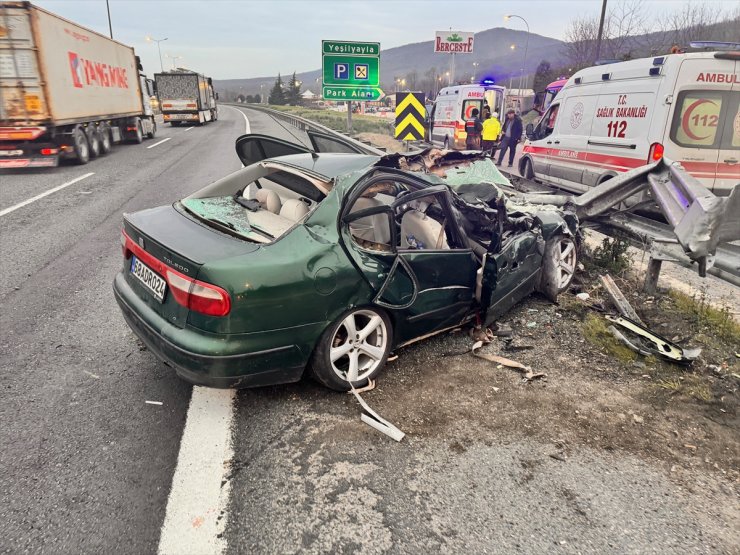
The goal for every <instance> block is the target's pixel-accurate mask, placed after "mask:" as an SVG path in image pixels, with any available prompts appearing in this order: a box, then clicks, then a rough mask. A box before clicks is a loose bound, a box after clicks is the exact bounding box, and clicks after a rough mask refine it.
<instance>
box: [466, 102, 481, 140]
mask: <svg viewBox="0 0 740 555" xmlns="http://www.w3.org/2000/svg"><path fill="white" fill-rule="evenodd" d="M479 113H480V112H479V111H478V108H473V111H472V112H470V115H471V118H470V119H469V120H468V121H466V122H465V132H466V133H467V137H466V139H465V148H466V149H467V150H478V149H479V148H480V133H481V131H483V122H482V121H481V120H480V118H479V117H478V114H479Z"/></svg>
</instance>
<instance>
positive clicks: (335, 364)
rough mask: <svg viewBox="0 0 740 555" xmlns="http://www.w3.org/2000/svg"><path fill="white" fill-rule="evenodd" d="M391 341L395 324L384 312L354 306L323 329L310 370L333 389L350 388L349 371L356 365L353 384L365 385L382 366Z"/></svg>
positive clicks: (372, 308) (386, 357)
mask: <svg viewBox="0 0 740 555" xmlns="http://www.w3.org/2000/svg"><path fill="white" fill-rule="evenodd" d="M352 335H354V336H355V337H354V338H352ZM392 341H393V326H392V324H391V321H390V318H388V315H387V314H386V313H385V312H383V311H382V310H380V309H378V308H376V307H363V308H353V309H351V310H348V311H347V312H345V313H343V314H342V315H341V316H340V317H339V318H337V320H336V321H335V322H334V323H333V324H332V325H330V326H329V327H328V328H326V330H324V333H323V334H322V335H321V338H320V339H319V342H318V344H317V346H316V348H315V349H314V353H313V356H312V358H311V373H312V374H313V377H314V378H316V380H317V381H318V382H320V383H322V384H323V385H325V386H326V387H328V388H330V389H334V390H336V391H349V389H350V384H349V379H350V378H349V377H348V376H347V373H348V372H350V371H351V370H352V368H353V367H354V368H356V372H357V377H356V379H354V380H353V381H352V385H353V386H354V387H363V386H365V385H366V384H367V383H368V380H371V379H373V378H375V377H376V376H377V375H378V374H379V373H380V371H381V370H382V369H383V366H384V365H385V361H386V360H387V359H388V353H390V350H391V344H392ZM332 359H334V360H332Z"/></svg>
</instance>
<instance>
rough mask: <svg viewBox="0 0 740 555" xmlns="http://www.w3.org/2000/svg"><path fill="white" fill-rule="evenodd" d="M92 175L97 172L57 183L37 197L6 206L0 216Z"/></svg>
mask: <svg viewBox="0 0 740 555" xmlns="http://www.w3.org/2000/svg"><path fill="white" fill-rule="evenodd" d="M91 175H95V172H90V173H86V174H85V175H81V176H80V177H75V178H74V179H73V180H72V181H67V182H66V183H62V184H61V185H57V186H56V187H53V188H51V189H49V190H48V191H44V192H43V193H41V194H40V195H36V196H35V197H31V198H30V199H28V200H24V201H23V202H19V203H18V204H14V205H13V206H10V207H8V208H4V209H2V210H0V216H5V214H10V213H11V212H15V211H16V210H18V209H19V208H23V207H24V206H26V205H27V204H31V203H32V202H36V201H37V200H39V199H41V198H44V197H45V196H48V195H50V194H52V193H56V192H57V191H61V190H62V189H64V188H65V187H69V186H70V185H74V184H75V183H78V182H80V181H82V180H83V179H87V178H88V177H90V176H91Z"/></svg>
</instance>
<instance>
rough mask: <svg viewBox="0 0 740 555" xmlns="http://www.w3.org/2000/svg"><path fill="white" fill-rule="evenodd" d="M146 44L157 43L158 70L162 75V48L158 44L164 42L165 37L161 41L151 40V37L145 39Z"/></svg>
mask: <svg viewBox="0 0 740 555" xmlns="http://www.w3.org/2000/svg"><path fill="white" fill-rule="evenodd" d="M146 40H147V42H156V43H157V51H158V52H159V69H160V70H161V71H162V73H164V65H162V48H161V47H160V46H159V43H160V42H163V41H166V40H167V37H165V38H163V39H153V38H152V37H149V36H148V37H146Z"/></svg>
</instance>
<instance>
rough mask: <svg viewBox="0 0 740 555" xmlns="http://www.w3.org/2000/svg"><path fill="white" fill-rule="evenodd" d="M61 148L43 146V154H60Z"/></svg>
mask: <svg viewBox="0 0 740 555" xmlns="http://www.w3.org/2000/svg"><path fill="white" fill-rule="evenodd" d="M58 153H59V149H58V148H42V149H41V154H42V155H44V156H51V155H52V154H58Z"/></svg>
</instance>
